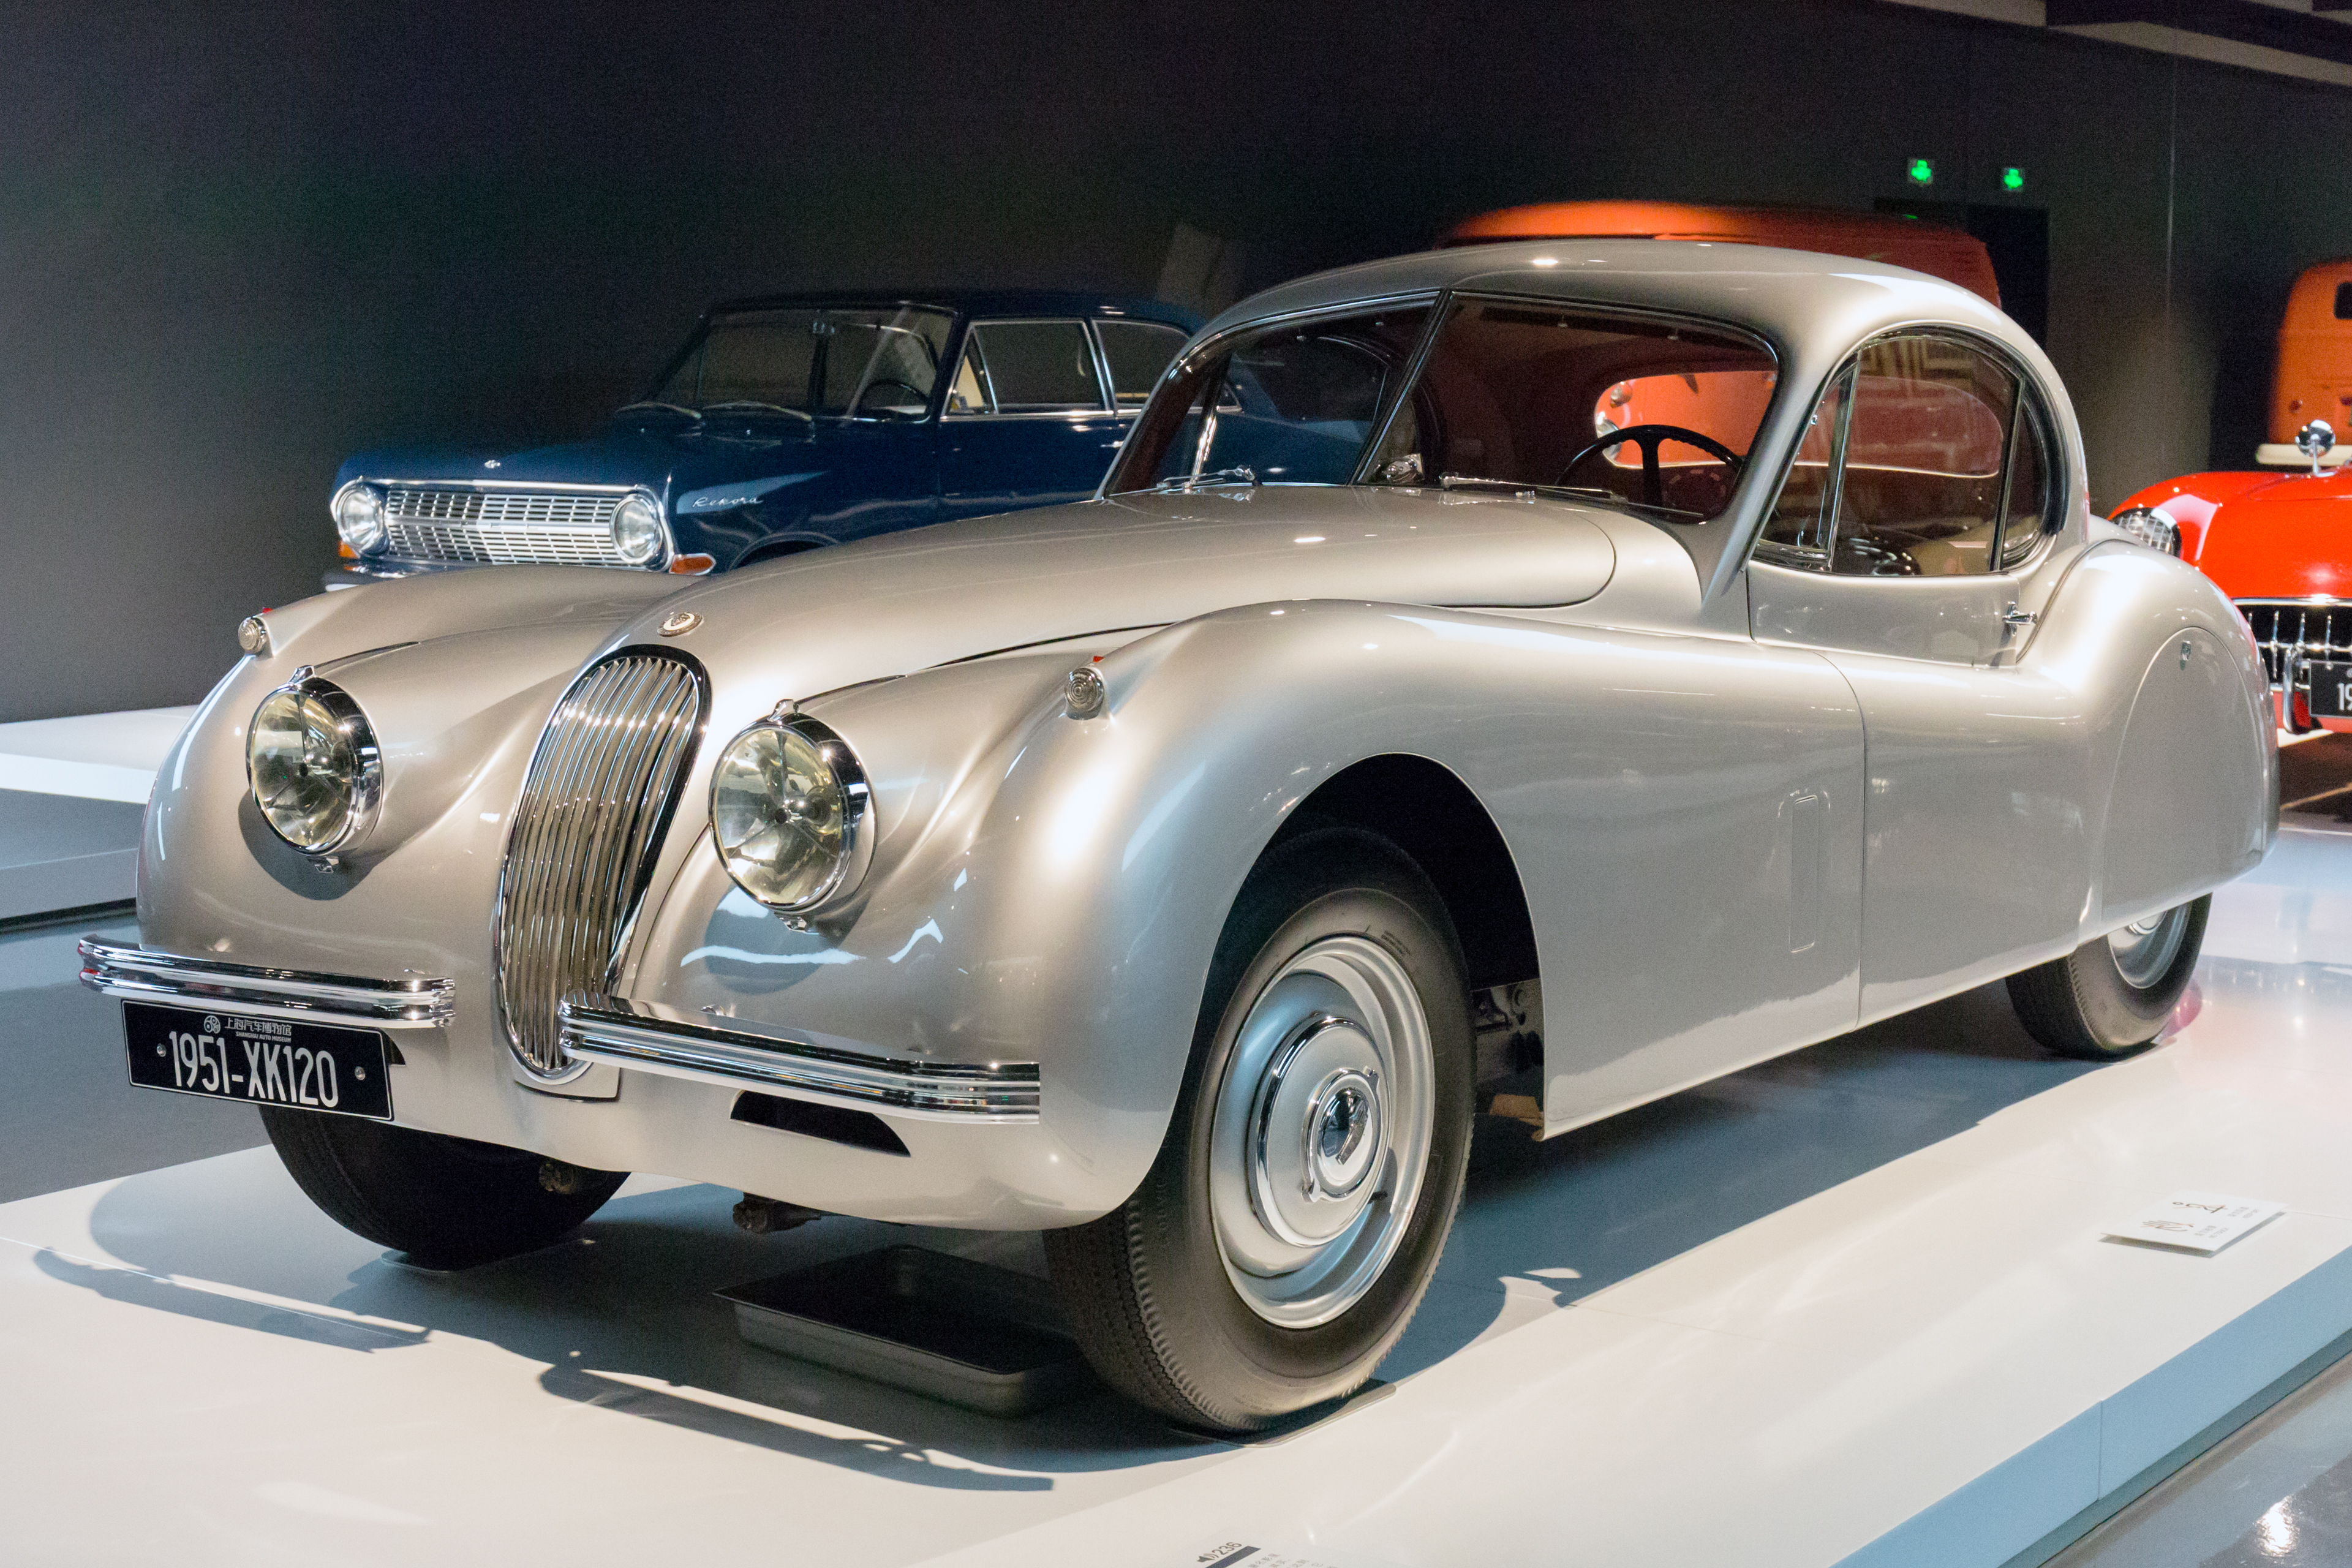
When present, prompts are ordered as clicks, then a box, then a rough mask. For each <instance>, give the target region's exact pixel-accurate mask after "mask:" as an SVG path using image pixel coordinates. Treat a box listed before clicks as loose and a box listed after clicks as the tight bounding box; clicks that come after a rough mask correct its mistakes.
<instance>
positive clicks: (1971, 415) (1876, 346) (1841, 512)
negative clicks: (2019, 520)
mask: <svg viewBox="0 0 2352 1568" xmlns="http://www.w3.org/2000/svg"><path fill="white" fill-rule="evenodd" d="M2017 391H2018V388H2017V378H2016V377H2015V376H2013V375H2011V374H2010V373H2009V371H2008V370H2007V369H2006V368H2004V367H2003V366H2001V365H2000V364H1998V363H1995V362H1994V361H1993V360H1992V359H1991V358H1990V357H1989V356H1987V355H1985V354H1982V353H1979V352H1978V351H1976V350H1975V349H1972V348H1969V346H1968V345H1966V344H1965V343H1961V342H1955V341H1954V340H1952V339H1949V338H1941V337H1933V336H1928V335H1926V334H1919V335H1914V336H1906V337H1894V338H1885V339H1881V340H1880V341H1879V342H1874V343H1872V344H1870V345H1869V346H1868V347H1866V348H1864V350H1863V351H1862V353H1861V355H1860V356H1859V359H1858V361H1857V363H1856V364H1855V367H1854V378H1853V393H1852V398H1853V407H1852V409H1851V410H1850V411H1849V412H1848V414H1847V416H1846V438H1845V449H1844V451H1843V454H1842V458H1843V460H1842V463H1841V466H1840V468H1839V477H1838V486H1837V525H1836V530H1835V533H1834V536H1833V543H1832V551H1831V557H1830V569H1831V570H1832V571H1833V572H1840V573H1845V574H1853V575H1856V576H1870V577H1944V576H1951V575H1955V574H1968V573H1979V572H1990V570H1992V568H1993V564H1994V563H1993V546H1994V537H1995V535H1996V534H1997V533H1998V532H1999V531H2000V509H2001V499H2002V484H2001V480H2002V463H2001V459H2002V457H2003V455H2004V453H2005V450H2006V448H2007V447H2008V444H2009V431H2010V426H2011V424H2012V423H2013V422H2014V419H2015V415H2016V410H2017Z"/></svg>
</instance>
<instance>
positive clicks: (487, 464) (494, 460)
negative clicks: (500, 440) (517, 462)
mask: <svg viewBox="0 0 2352 1568" xmlns="http://www.w3.org/2000/svg"><path fill="white" fill-rule="evenodd" d="M498 466H499V460H498V459H497V458H490V459H488V461H487V462H485V463H483V465H482V467H484V468H497V467H498Z"/></svg>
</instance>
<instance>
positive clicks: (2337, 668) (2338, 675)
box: [2303, 664, 2352, 719]
mask: <svg viewBox="0 0 2352 1568" xmlns="http://www.w3.org/2000/svg"><path fill="white" fill-rule="evenodd" d="M2303 668H2304V670H2305V673H2306V674H2307V675H2309V676H2310V678H2311V716H2312V717H2313V718H2315V719H2352V664H2306V665H2305V666H2304V667H2303Z"/></svg>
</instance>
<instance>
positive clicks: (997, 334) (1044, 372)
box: [971, 321, 1103, 414]
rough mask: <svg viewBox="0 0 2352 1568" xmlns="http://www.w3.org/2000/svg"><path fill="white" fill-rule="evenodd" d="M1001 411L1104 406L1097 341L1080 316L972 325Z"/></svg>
mask: <svg viewBox="0 0 2352 1568" xmlns="http://www.w3.org/2000/svg"><path fill="white" fill-rule="evenodd" d="M971 335H972V341H973V342H974V343H975V344H976V345H977V347H978V350H979V353H980V356H981V365H982V374H983V375H984V376H985V378H986V382H987V386H988V390H989V392H990V393H991V394H992V400H993V402H994V404H995V406H996V411H997V412H998V413H999V414H1039V413H1058V412H1061V411H1063V410H1067V409H1081V408H1100V407H1101V406H1102V405H1103V396H1102V384H1101V382H1100V381H1099V380H1098V379H1097V377H1096V375H1095V353H1094V346H1093V345H1092V344H1091V343H1089V342H1087V329H1086V326H1085V324H1084V323H1083V322H1079V321H989V322H985V323H983V324H982V325H980V326H976V327H974V328H972V330H971Z"/></svg>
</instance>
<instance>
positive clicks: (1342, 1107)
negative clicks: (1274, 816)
mask: <svg viewBox="0 0 2352 1568" xmlns="http://www.w3.org/2000/svg"><path fill="white" fill-rule="evenodd" d="M1472 1061H1473V1056H1472V1043H1471V1030H1470V1010H1469V992H1468V987H1467V984H1466V983H1465V978H1464V972H1463V963H1462V955H1461V950H1460V946H1459V943H1458V942H1457V941H1456V939H1455V936H1454V927H1453V922H1452V921H1450V920H1449V919H1448V918H1447V915H1446V912H1445V907H1444V903H1443V902H1441V901H1440V900H1439V899H1438V896H1437V893H1436V890H1435V889H1433V888H1432V887H1431V886H1430V884H1429V880H1428V879H1427V878H1426V877H1424V876H1423V874H1422V873H1421V871H1420V869H1419V868H1417V867H1415V866H1414V865H1413V864H1412V861H1411V860H1410V859H1408V858H1406V857H1405V856H1404V855H1403V854H1402V852H1400V851H1399V850H1398V849H1397V848H1396V847H1394V846H1392V845H1391V844H1390V843H1388V841H1387V840H1385V839H1381V838H1379V837H1374V836H1372V835H1370V834H1367V833H1361V832H1357V831H1355V830H1352V829H1344V828H1330V829H1324V830H1320V831H1318V832H1313V833H1308V834H1305V835H1302V836H1301V837H1297V838H1296V839H1293V840H1291V841H1290V842H1289V843H1288V844H1286V845H1284V846H1282V847H1279V848H1277V849H1276V850H1275V851H1273V852H1272V853H1271V854H1269V855H1268V856H1267V857H1266V858H1265V860H1264V861H1262V862H1261V863H1260V864H1259V866H1258V868H1256V869H1255V871H1253V872H1252V873H1251V875H1250V878H1249V880H1248V881H1247V882H1246V883H1245V884H1244V886H1243V889H1242V891H1241V894H1240V896H1239V897H1238V898H1237V899H1236V900H1234V909H1233V912H1232V914H1231V915H1230V916H1229V918H1228V919H1227V921H1226V922H1225V929H1224V931H1223V935H1222V936H1221V938H1220V939H1219V942H1218V946H1217V952H1216V956H1215V958H1214V960H1213V963H1212V964H1211V966H1210V971H1209V983H1208V986H1207V989H1206V992H1205V994H1204V995H1203V997H1202V1008H1201V1015H1200V1019H1199V1023H1198V1025H1197V1029H1196V1037H1195V1043H1194V1047H1193V1054H1192V1063H1191V1067H1190V1070H1189V1071H1188V1072H1187V1074H1186V1077H1185V1081H1184V1088H1183V1091H1182V1097H1181V1101H1180V1103H1179V1105H1178V1107H1177V1110H1176V1113H1175V1115H1174V1117H1173V1119H1172V1120H1171V1124H1170V1127H1169V1130H1168V1135H1167V1139H1166V1142H1164V1143H1163V1144H1162V1146H1161V1148H1160V1156H1159V1158H1158V1160H1157V1161H1156V1162H1155V1163H1153V1165H1152V1168H1151V1170H1150V1173H1149V1174H1147V1175H1146V1176H1145V1177H1144V1180H1143V1184H1142V1185H1141V1186H1140V1187H1139V1188H1138V1189H1137V1191H1136V1193H1135V1194H1134V1195H1133V1196H1132V1197H1130V1198H1129V1199H1128V1201H1127V1202H1126V1203H1125V1204H1124V1205H1121V1206H1120V1207H1119V1208H1118V1209H1116V1210H1114V1211H1113V1212H1111V1213H1110V1214H1108V1215H1105V1216H1103V1217H1102V1218H1101V1219H1098V1220H1096V1221H1094V1222H1093V1223H1092V1224H1089V1225H1084V1226H1076V1227H1074V1228H1071V1229H1066V1230H1056V1231H1049V1232H1047V1233H1046V1236H1045V1250H1046V1258H1047V1260H1048V1262H1049V1263H1050V1264H1051V1266H1052V1270H1053V1277H1054V1280H1055V1285H1056V1286H1057V1287H1058V1288H1059V1289H1060V1290H1061V1292H1062V1293H1063V1296H1064V1299H1065V1300H1066V1303H1067V1305H1068V1307H1069V1310H1070V1318H1071V1321H1072V1325H1073V1328H1074V1329H1075V1331H1076V1334H1077V1337H1078V1341H1079V1343H1080V1344H1081V1345H1082V1346H1083V1347H1084V1348H1085V1350H1086V1352H1087V1357H1088V1359H1089V1360H1090V1361H1092V1362H1093V1363H1094V1364H1095V1367H1096V1369H1097V1371H1098V1372H1100V1373H1102V1375H1103V1378H1104V1380H1105V1381H1106V1382H1108V1383H1109V1384H1111V1385H1112V1386H1113V1387H1115V1388H1118V1390H1120V1391H1121V1392H1122V1393H1124V1394H1128V1395H1129V1397H1130V1398H1133V1399H1135V1400H1137V1401H1139V1403H1141V1404H1144V1405H1149V1406H1150V1407H1151V1408H1153V1409H1155V1410H1158V1411H1160V1413H1161V1414H1163V1415H1168V1416H1170V1417H1171V1418H1172V1419H1174V1420H1176V1421H1179V1422H1181V1423H1183V1424H1185V1425H1187V1426H1202V1427H1209V1428H1213V1429H1218V1430H1223V1431H1249V1430H1254V1429H1257V1428H1260V1427H1263V1426H1267V1425H1269V1424H1270V1423H1272V1422H1274V1421H1276V1420H1278V1419H1279V1418H1281V1417H1282V1416H1284V1415H1289V1414H1291V1413H1293V1412H1295V1411H1297V1410H1301V1409H1304V1408H1306V1407H1307V1406H1309V1405H1318V1404H1321V1403H1323V1402H1325V1401H1327V1400H1330V1399H1334V1398H1337V1397H1339V1396H1340V1395H1343V1394H1349V1393H1350V1392H1352V1391H1354V1390H1355V1389H1357V1388H1359V1387H1360V1386H1362V1384H1364V1383H1365V1381H1366V1380H1368V1379H1369V1378H1370V1376H1371V1374H1372V1372H1373V1369H1374V1368H1375V1367H1377V1366H1378V1365H1379V1363H1380V1360H1381V1356H1382V1355H1384V1354H1385V1353H1387V1352H1388V1350H1389V1348H1390V1347H1391V1345H1393V1344H1394V1343H1395V1342H1396V1341H1397V1339H1398V1337H1399V1336H1400V1335H1402V1333H1403V1332H1404V1329H1405V1325H1406V1323H1407V1322H1408V1321H1410V1320H1411V1318H1412V1312H1413V1310H1414V1308H1415V1307H1417V1306H1418V1305H1419V1304H1420V1301H1421V1298H1422V1294H1423V1291H1424V1290H1425V1289H1427V1288H1428V1285H1429V1279H1430V1276H1431V1275H1432V1273H1433V1271H1434V1270H1435V1268H1436V1267H1437V1258H1438V1254H1439V1252H1440V1250H1441V1249H1442V1248H1443V1247H1444V1244H1445V1235H1446V1232H1447V1230H1448V1229H1449V1228H1450V1227H1451V1226H1452V1225H1453V1222H1454V1210H1455V1209H1456V1208H1457V1207H1458V1206H1459V1205H1460V1203H1461V1197H1462V1184H1463V1173H1464V1172H1465V1169H1466V1166H1467V1163H1468V1157H1469V1144H1470V1124H1471V1115H1470V1112H1471V1089H1472V1083H1471V1079H1472Z"/></svg>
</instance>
